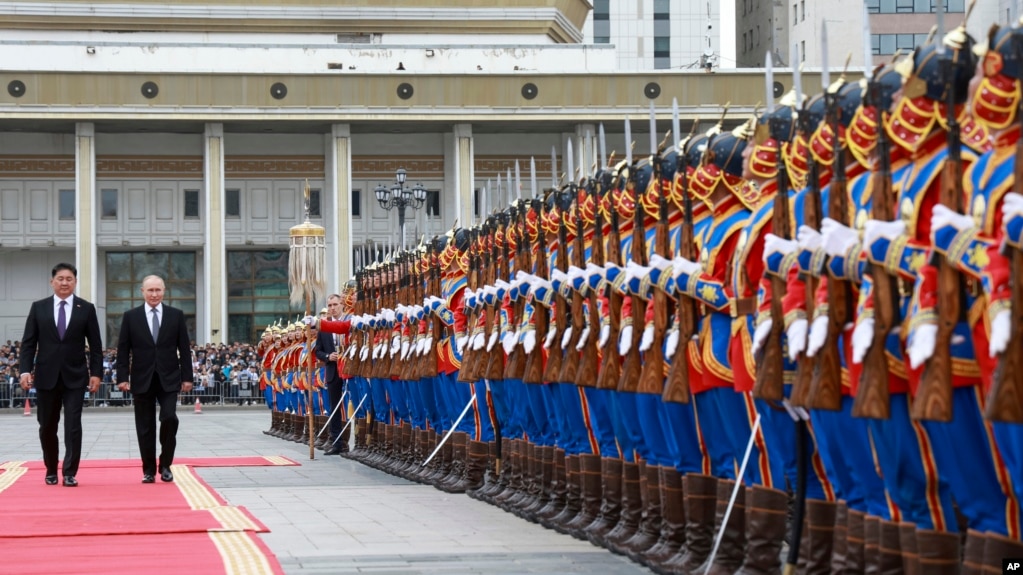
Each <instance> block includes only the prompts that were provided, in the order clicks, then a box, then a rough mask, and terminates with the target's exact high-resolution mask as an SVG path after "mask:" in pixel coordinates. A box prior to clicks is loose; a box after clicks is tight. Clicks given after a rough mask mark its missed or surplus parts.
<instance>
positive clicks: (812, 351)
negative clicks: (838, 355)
mask: <svg viewBox="0 0 1023 575" xmlns="http://www.w3.org/2000/svg"><path fill="white" fill-rule="evenodd" d="M827 340H828V316H826V315H823V314H822V315H820V316H819V317H817V319H815V320H813V325H811V326H810V338H809V341H808V342H807V344H806V355H807V357H813V356H815V355H817V352H818V351H820V349H821V348H822V347H824V342H825V341H827Z"/></svg>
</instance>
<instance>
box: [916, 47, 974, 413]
mask: <svg viewBox="0 0 1023 575" xmlns="http://www.w3.org/2000/svg"><path fill="white" fill-rule="evenodd" d="M942 58H943V60H942V61H941V62H939V64H940V65H942V66H943V69H942V71H943V72H944V74H945V84H946V88H945V91H946V92H947V93H948V100H949V101H948V102H947V103H946V105H949V104H951V106H952V107H951V108H950V109H949V110H948V133H947V146H948V157H947V158H946V159H945V165H944V166H942V171H941V190H940V194H939V199H938V201H939V202H941V204H942V205H944V206H946V207H948V208H949V209H951V210H953V211H955V212H956V213H962V201H963V163H962V158H961V157H960V154H959V152H960V149H961V145H962V144H961V142H960V141H959V124H958V123H957V121H956V117H955V111H954V110H955V101H954V92H955V90H953V89H952V88H951V86H950V84H951V81H952V76H953V67H952V66H953V63H952V60H951V59H950V58H949V57H948V56H947V55H946V56H943V57H942ZM936 259H937V260H938V261H937V267H938V304H937V306H938V333H937V336H936V337H935V345H934V355H932V356H931V358H930V359H929V360H927V361H926V362H925V363H924V370H923V373H922V374H921V376H920V385H919V386H917V390H916V397H915V398H914V399H913V406H912V408H911V409H910V415H911V416H912V417H913V419H924V420H929V421H951V420H952V332H953V330H955V326H956V323H958V322H959V319H960V316H961V314H962V309H963V301H962V293H963V282H962V276H961V275H960V274H959V271H958V270H956V269H955V267H954V266H952V264H950V263H949V262H948V261H947V260H946V259H945V258H936Z"/></svg>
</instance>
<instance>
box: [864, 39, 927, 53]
mask: <svg viewBox="0 0 1023 575" xmlns="http://www.w3.org/2000/svg"><path fill="white" fill-rule="evenodd" d="M926 41H927V34H872V35H871V36H870V51H871V53H873V54H874V55H877V56H890V55H892V54H895V53H896V52H898V51H900V50H902V51H904V52H908V51H910V50H912V49H914V48H916V47H917V46H920V45H922V44H923V43H924V42H926Z"/></svg>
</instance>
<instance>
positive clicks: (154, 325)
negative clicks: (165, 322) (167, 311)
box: [151, 307, 160, 342]
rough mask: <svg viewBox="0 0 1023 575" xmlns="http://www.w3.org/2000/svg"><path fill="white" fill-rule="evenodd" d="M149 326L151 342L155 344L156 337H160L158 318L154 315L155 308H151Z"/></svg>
mask: <svg viewBox="0 0 1023 575" xmlns="http://www.w3.org/2000/svg"><path fill="white" fill-rule="evenodd" d="M151 325H152V328H153V341H154V342H155V341H156V337H157V336H158V335H160V318H159V316H157V315H156V308H155V307H154V308H153V323H152V324H151Z"/></svg>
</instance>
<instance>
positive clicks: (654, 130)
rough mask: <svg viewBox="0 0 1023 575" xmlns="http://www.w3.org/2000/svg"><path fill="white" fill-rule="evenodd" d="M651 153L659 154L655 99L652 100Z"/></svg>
mask: <svg viewBox="0 0 1023 575" xmlns="http://www.w3.org/2000/svg"><path fill="white" fill-rule="evenodd" d="M650 155H651V156H656V155H657V112H656V111H655V110H654V101H653V100H650Z"/></svg>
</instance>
